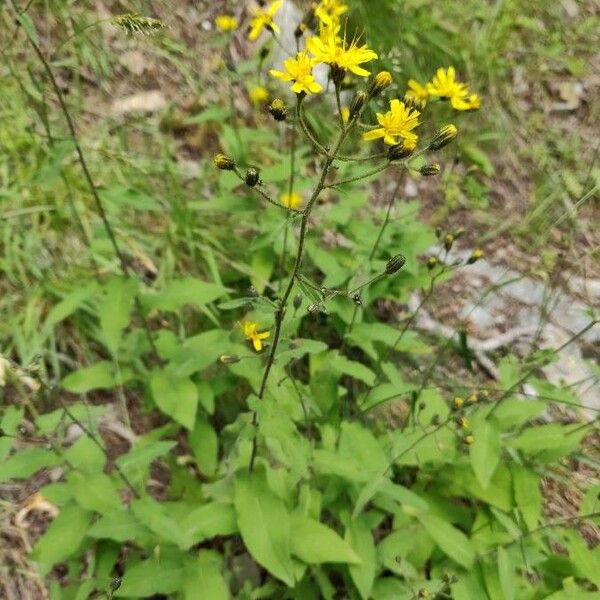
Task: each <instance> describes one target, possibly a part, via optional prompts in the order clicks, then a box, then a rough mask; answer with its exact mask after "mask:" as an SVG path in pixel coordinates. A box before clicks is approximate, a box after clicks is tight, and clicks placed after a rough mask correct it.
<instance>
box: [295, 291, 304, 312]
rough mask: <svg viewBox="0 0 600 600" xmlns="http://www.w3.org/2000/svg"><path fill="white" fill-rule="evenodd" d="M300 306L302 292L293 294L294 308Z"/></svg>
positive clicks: (296, 308)
mask: <svg viewBox="0 0 600 600" xmlns="http://www.w3.org/2000/svg"><path fill="white" fill-rule="evenodd" d="M301 306H302V294H296V295H295V296H294V310H298V309H299V308H300V307H301Z"/></svg>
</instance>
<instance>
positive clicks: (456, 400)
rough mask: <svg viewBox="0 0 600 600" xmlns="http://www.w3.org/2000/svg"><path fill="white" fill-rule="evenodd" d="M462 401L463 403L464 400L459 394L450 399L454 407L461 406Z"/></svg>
mask: <svg viewBox="0 0 600 600" xmlns="http://www.w3.org/2000/svg"><path fill="white" fill-rule="evenodd" d="M464 403H465V401H464V400H463V398H461V397H460V396H456V397H455V398H454V400H452V404H453V405H454V408H462V405H463V404H464Z"/></svg>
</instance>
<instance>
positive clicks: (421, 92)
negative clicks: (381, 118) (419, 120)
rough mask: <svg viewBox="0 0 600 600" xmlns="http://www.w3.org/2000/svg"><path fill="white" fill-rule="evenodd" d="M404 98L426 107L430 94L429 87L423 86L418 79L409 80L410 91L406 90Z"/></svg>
mask: <svg viewBox="0 0 600 600" xmlns="http://www.w3.org/2000/svg"><path fill="white" fill-rule="evenodd" d="M404 97H405V98H406V99H407V100H412V101H413V102H414V103H415V104H417V105H419V106H425V105H426V104H427V100H428V99H429V92H428V91H427V87H426V86H424V85H421V84H420V83H419V82H418V81H417V80H416V79H409V80H408V89H407V90H406V94H404Z"/></svg>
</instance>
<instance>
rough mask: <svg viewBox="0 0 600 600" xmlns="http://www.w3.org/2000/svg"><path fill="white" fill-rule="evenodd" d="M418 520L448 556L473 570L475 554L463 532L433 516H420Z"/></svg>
mask: <svg viewBox="0 0 600 600" xmlns="http://www.w3.org/2000/svg"><path fill="white" fill-rule="evenodd" d="M417 519H419V521H420V522H421V525H423V527H424V528H425V530H426V531H427V533H428V534H429V535H430V536H431V537H432V538H433V539H434V540H435V543H436V544H437V545H438V546H439V547H440V549H441V550H442V551H443V552H444V553H445V554H446V555H447V556H449V557H450V558H451V559H452V560H454V561H456V562H457V563H458V564H460V565H462V566H463V567H466V568H467V569H470V568H471V566H472V565H473V561H474V560H475V552H474V550H473V548H472V547H471V543H470V542H469V539H468V538H467V536H466V535H465V534H464V533H463V532H462V531H459V530H458V529H456V527H453V526H452V525H451V524H450V523H448V522H447V521H444V520H443V519H440V518H439V517H436V516H435V515H432V514H428V513H425V514H418V515H417Z"/></svg>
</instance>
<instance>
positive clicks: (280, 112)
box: [269, 98, 287, 121]
mask: <svg viewBox="0 0 600 600" xmlns="http://www.w3.org/2000/svg"><path fill="white" fill-rule="evenodd" d="M269 112H270V113H271V115H272V116H273V118H274V119H275V120H276V121H285V119H286V117H287V106H286V105H285V102H284V101H283V100H282V99H281V98H275V99H274V100H273V102H271V104H270V105H269Z"/></svg>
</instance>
